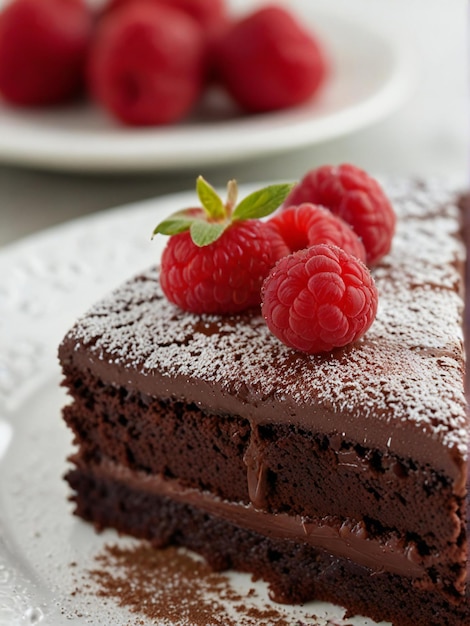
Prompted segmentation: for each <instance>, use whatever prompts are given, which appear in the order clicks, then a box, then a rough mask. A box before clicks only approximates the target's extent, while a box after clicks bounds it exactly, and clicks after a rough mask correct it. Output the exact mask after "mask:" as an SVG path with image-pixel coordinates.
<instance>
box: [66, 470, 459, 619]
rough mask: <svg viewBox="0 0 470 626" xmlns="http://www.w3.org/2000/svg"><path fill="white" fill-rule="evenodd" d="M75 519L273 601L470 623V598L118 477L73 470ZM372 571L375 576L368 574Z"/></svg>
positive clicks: (389, 616) (383, 616)
mask: <svg viewBox="0 0 470 626" xmlns="http://www.w3.org/2000/svg"><path fill="white" fill-rule="evenodd" d="M68 480H69V482H70V484H71V486H72V487H73V489H74V490H75V492H76V495H75V501H76V503H77V514H78V515H80V516H81V517H83V518H84V519H87V520H89V521H92V522H93V523H94V524H95V526H96V527H97V528H98V529H101V528H105V527H108V526H113V527H115V528H117V529H118V530H119V531H120V532H124V533H130V534H132V535H134V536H136V537H140V538H142V539H148V540H149V541H151V542H152V543H153V544H154V545H155V546H156V547H164V546H166V545H169V544H173V545H181V546H185V547H188V548H190V549H192V550H195V551H196V552H198V553H200V554H202V555H203V556H204V557H205V558H206V559H207V561H208V562H209V563H210V565H211V566H212V567H213V568H214V569H216V570H223V569H228V568H234V569H237V570H240V571H246V572H250V573H252V574H254V575H255V577H260V578H263V579H265V580H267V581H268V582H269V584H270V589H271V595H272V597H273V598H274V599H276V600H277V601H279V602H288V603H299V602H305V601H308V600H312V599H317V600H323V601H329V602H334V603H337V604H341V605H342V606H345V607H348V616H352V615H354V614H359V615H368V616H370V617H371V618H372V619H374V620H376V621H382V620H387V621H391V622H392V623H393V624H394V625H397V626H398V625H399V626H463V625H464V624H467V623H470V598H469V597H468V595H467V596H466V597H465V598H464V599H463V600H462V602H460V603H459V604H455V603H452V602H450V601H448V600H447V599H445V598H444V597H443V596H440V595H439V594H436V593H434V591H433V590H429V589H426V588H415V587H412V586H410V585H409V584H408V582H407V579H406V578H404V577H403V576H400V575H398V574H391V573H389V572H387V571H386V570H383V569H382V570H380V571H378V572H377V571H375V572H372V571H371V570H370V569H369V568H367V567H364V566H362V565H358V564H357V563H354V561H353V560H351V559H348V558H341V557H334V556H332V555H331V554H330V553H329V552H328V551H325V550H322V549H316V548H314V547H312V546H311V545H309V544H307V543H305V542H298V541H295V540H292V539H285V538H281V539H279V538H276V537H273V536H266V535H265V534H264V533H263V532H254V531H250V530H247V529H246V528H244V527H243V526H240V525H239V524H236V523H230V522H229V521H227V520H226V519H224V518H221V517H216V516H211V515H209V514H207V513H206V512H205V511H203V510H201V509H200V508H199V507H198V506H194V505H193V504H184V503H182V502H179V501H175V500H174V499H173V498H169V497H165V496H157V495H154V494H151V493H149V492H148V491H145V490H138V489H135V488H133V487H131V486H130V485H129V484H126V483H125V482H121V481H119V480H116V478H106V477H105V476H104V475H100V476H97V475H95V474H94V473H93V472H92V471H88V472H87V471H86V470H84V469H76V470H73V471H72V472H71V473H70V474H69V477H68ZM372 573H373V575H372Z"/></svg>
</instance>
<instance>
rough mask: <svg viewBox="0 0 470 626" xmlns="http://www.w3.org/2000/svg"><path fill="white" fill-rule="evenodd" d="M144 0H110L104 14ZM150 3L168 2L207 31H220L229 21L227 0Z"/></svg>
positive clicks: (166, 0) (156, 0)
mask: <svg viewBox="0 0 470 626" xmlns="http://www.w3.org/2000/svg"><path fill="white" fill-rule="evenodd" d="M138 2H142V0H110V1H109V2H107V3H106V5H105V7H104V11H103V15H106V14H108V13H111V12H112V11H115V10H116V9H118V8H120V7H123V6H125V5H129V4H136V3H138ZM145 2H148V3H150V4H166V5H168V6H172V7H173V8H174V9H179V10H180V11H183V12H184V13H187V14H188V15H190V16H191V17H192V18H193V19H195V20H196V21H197V22H198V24H199V25H200V26H201V27H202V28H203V29H204V31H205V32H206V33H212V32H218V31H219V30H220V29H221V28H222V27H223V26H224V25H225V24H226V23H227V22H228V13H227V6H226V2H225V0H145Z"/></svg>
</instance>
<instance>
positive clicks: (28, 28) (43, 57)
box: [0, 0, 92, 106]
mask: <svg viewBox="0 0 470 626" xmlns="http://www.w3.org/2000/svg"><path fill="white" fill-rule="evenodd" d="M91 34H92V14H91V10H90V9H89V7H88V6H87V3H86V2H85V0H41V1H40V2H39V1H38V0H13V2H11V3H9V4H7V6H6V7H5V8H4V9H3V10H2V11H1V13H0V93H1V94H2V96H3V98H4V99H5V100H6V101H7V102H9V103H11V104H14V105H18V106H46V105H51V104H58V103H62V102H66V101H68V100H71V99H72V98H74V97H76V96H78V95H79V94H80V92H81V91H82V89H83V86H84V73H85V61H86V55H87V51H88V45H89V41H90V38H91Z"/></svg>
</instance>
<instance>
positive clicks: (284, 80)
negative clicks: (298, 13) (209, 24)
mask: <svg viewBox="0 0 470 626" xmlns="http://www.w3.org/2000/svg"><path fill="white" fill-rule="evenodd" d="M216 54H217V59H216V71H217V74H218V77H219V80H220V81H221V83H222V84H223V85H224V86H225V88H226V89H227V91H228V92H229V93H230V94H231V96H232V97H233V98H234V100H235V101H236V102H237V103H238V104H239V105H240V106H241V107H242V108H243V109H245V110H247V111H251V112H260V111H271V110H276V109H283V108H286V107H291V106H295V105H298V104H300V103H302V102H305V101H306V100H308V99H309V98H311V97H312V96H314V94H316V92H317V91H318V89H319V87H320V86H321V85H322V83H323V81H324V79H325V76H326V74H327V64H326V61H325V55H324V52H323V49H322V46H321V45H320V43H319V42H318V41H317V39H316V37H315V35H314V34H313V33H311V32H309V31H308V30H307V29H305V28H304V27H303V26H302V25H301V24H300V23H299V21H298V20H297V19H296V18H295V17H294V16H293V15H292V13H290V12H289V11H288V10H286V9H284V8H283V7H281V6H276V5H270V6H266V7H262V8H260V9H258V10H256V11H254V12H253V13H250V14H249V15H248V16H246V17H243V18H242V19H240V20H238V21H235V22H234V23H233V24H232V25H231V26H230V27H229V28H228V30H227V31H226V32H225V33H224V36H223V38H222V39H221V40H220V41H219V42H218V46H217V52H216Z"/></svg>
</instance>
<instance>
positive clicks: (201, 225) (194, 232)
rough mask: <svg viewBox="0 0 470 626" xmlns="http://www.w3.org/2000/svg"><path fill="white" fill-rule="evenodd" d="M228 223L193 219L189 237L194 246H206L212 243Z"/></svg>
mask: <svg viewBox="0 0 470 626" xmlns="http://www.w3.org/2000/svg"><path fill="white" fill-rule="evenodd" d="M227 226H228V223H227V222H225V223H221V222H205V221H204V220H194V222H193V223H192V224H191V228H190V233H191V239H192V240H193V241H194V243H195V244H196V246H199V247H202V246H208V245H209V244H211V243H214V241H216V240H217V239H218V238H219V237H220V236H221V235H222V233H223V232H224V230H225V229H226V228H227Z"/></svg>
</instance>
